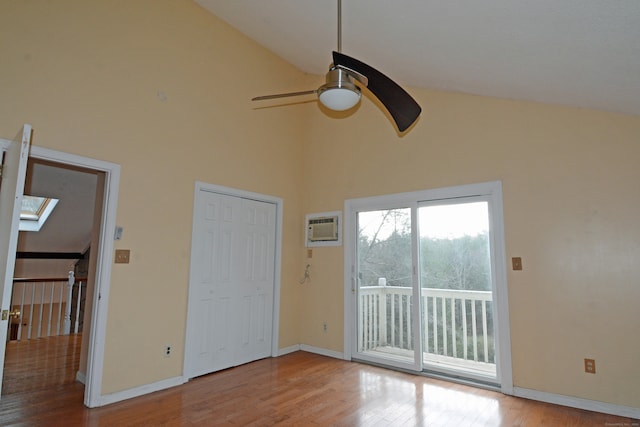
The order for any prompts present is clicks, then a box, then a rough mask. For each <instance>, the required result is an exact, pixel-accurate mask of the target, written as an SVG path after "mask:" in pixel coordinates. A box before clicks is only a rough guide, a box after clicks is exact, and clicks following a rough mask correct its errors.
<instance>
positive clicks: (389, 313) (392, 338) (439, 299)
mask: <svg viewBox="0 0 640 427" xmlns="http://www.w3.org/2000/svg"><path fill="white" fill-rule="evenodd" d="M359 295H360V299H359V309H358V334H359V336H358V346H359V349H360V351H371V350H373V351H375V350H376V349H381V348H387V349H389V348H390V349H398V350H413V342H414V333H415V331H414V330H413V329H414V327H413V323H412V318H413V317H412V316H413V310H415V309H416V308H417V307H416V305H415V304H413V293H412V289H411V288H407V287H399V286H366V287H360V288H359ZM421 298H422V301H421V306H422V316H421V324H420V330H421V331H422V343H423V344H422V346H423V353H428V354H434V355H441V356H448V357H453V358H457V359H464V360H470V361H475V362H485V363H495V356H494V346H493V301H492V295H491V292H490V291H465V290H453V289H431V288H422V289H421Z"/></svg>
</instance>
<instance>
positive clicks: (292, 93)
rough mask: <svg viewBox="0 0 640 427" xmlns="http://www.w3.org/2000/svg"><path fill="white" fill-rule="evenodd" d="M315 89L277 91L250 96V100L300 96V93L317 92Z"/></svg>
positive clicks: (309, 93)
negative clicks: (277, 92)
mask: <svg viewBox="0 0 640 427" xmlns="http://www.w3.org/2000/svg"><path fill="white" fill-rule="evenodd" d="M317 92H318V90H317V89H313V90H305V91H302V92H289V93H279V94H276V95H264V96H256V97H255V98H251V100H252V101H264V100H266V99H276V98H287V97H289V96H300V95H311V94H312V93H317Z"/></svg>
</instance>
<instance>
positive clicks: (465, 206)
mask: <svg viewBox="0 0 640 427" xmlns="http://www.w3.org/2000/svg"><path fill="white" fill-rule="evenodd" d="M387 212H388V210H381V211H371V212H360V213H359V214H358V224H359V226H360V230H361V231H362V232H363V233H364V234H365V235H367V236H369V237H373V235H374V234H375V232H376V231H377V230H378V229H379V228H380V223H381V221H382V220H383V217H384V214H385V213H387ZM395 212H396V213H397V214H398V215H394V216H389V217H387V223H386V224H385V225H384V226H383V227H382V228H381V229H380V231H379V233H378V239H381V240H384V239H386V238H387V237H389V235H391V233H392V232H393V230H394V229H398V230H401V229H402V228H403V227H404V226H405V224H406V223H407V222H408V218H409V216H410V212H411V210H410V209H409V208H401V209H395ZM418 222H419V229H420V237H428V238H432V239H447V238H458V237H462V236H465V235H467V236H476V235H478V234H481V233H483V232H487V231H488V230H489V212H488V203H487V202H484V201H483V202H472V203H468V202H467V203H451V204H444V205H442V204H440V205H428V206H422V207H420V208H418Z"/></svg>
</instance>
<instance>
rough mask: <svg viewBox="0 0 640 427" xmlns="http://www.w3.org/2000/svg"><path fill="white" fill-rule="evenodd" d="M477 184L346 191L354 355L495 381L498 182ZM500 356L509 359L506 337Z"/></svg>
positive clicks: (499, 289) (502, 288) (500, 291)
mask: <svg viewBox="0 0 640 427" xmlns="http://www.w3.org/2000/svg"><path fill="white" fill-rule="evenodd" d="M482 189H485V187H477V186H470V187H469V186H467V187H455V188H452V189H444V190H438V191H435V192H434V191H427V192H418V193H405V194H400V195H393V196H386V197H377V198H367V199H357V200H351V201H347V203H346V204H345V207H346V214H347V215H346V218H347V222H346V223H345V224H346V227H347V234H346V237H347V240H345V261H346V264H345V265H346V266H347V267H348V270H347V271H346V274H345V279H346V283H347V288H348V289H347V291H349V290H350V291H351V292H346V293H345V296H346V297H347V300H348V301H347V305H345V315H346V318H347V319H350V320H349V321H350V322H352V324H351V328H350V329H349V330H347V334H346V335H345V336H347V341H349V343H348V345H350V346H351V347H350V350H351V356H352V357H353V358H356V359H361V360H364V361H370V362H375V363H379V364H383V365H389V366H393V367H399V368H404V369H411V370H416V371H431V372H436V373H440V374H445V375H451V376H455V377H465V378H469V379H472V380H476V381H482V382H484V383H493V384H497V383H499V382H500V378H499V374H500V369H498V368H497V363H498V361H499V360H500V348H499V347H498V346H499V344H500V343H501V341H500V339H499V337H498V329H499V327H498V324H499V322H498V319H502V321H503V324H502V331H503V335H502V336H503V338H502V341H507V340H508V311H507V307H506V302H507V300H506V281H505V280H504V277H505V266H504V259H503V258H504V250H503V244H502V242H503V238H502V234H501V233H502V232H501V230H502V219H501V218H502V217H501V210H502V206H501V192H500V191H499V190H500V187H497V195H496V194H494V193H495V192H496V185H495V183H494V184H493V186H489V187H488V189H487V190H485V193H487V194H482V191H479V190H482ZM492 190H493V192H492ZM496 196H500V197H496ZM496 224H497V225H498V226H497V227H496ZM496 228H497V231H498V233H497V234H498V235H499V238H496ZM500 295H502V296H501V297H499V298H497V296H500ZM498 301H501V302H502V305H503V306H504V307H501V309H502V310H501V314H500V313H498V310H497V307H498ZM505 322H506V323H505ZM346 344H347V343H346ZM502 344H503V346H504V343H502ZM502 360H503V361H510V354H509V350H508V347H507V348H506V349H504V348H503V351H502ZM508 368H509V370H510V362H509V363H508Z"/></svg>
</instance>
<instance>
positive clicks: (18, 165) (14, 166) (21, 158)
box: [0, 124, 31, 387]
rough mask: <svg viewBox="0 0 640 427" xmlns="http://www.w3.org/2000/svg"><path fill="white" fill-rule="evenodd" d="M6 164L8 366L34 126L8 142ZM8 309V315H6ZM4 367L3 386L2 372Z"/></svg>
mask: <svg viewBox="0 0 640 427" xmlns="http://www.w3.org/2000/svg"><path fill="white" fill-rule="evenodd" d="M3 145H7V147H6V150H5V153H4V162H3V163H4V164H3V167H2V181H1V182H0V260H1V261H0V277H2V280H3V283H2V287H1V288H0V292H2V312H3V314H2V321H0V366H4V356H5V350H6V345H7V328H8V325H7V322H8V315H7V314H8V312H9V311H10V309H11V307H10V304H11V290H12V288H13V271H14V267H15V262H16V249H17V246H18V233H19V231H18V227H19V223H20V210H21V207H22V195H23V193H24V180H25V177H26V174H27V160H28V159H29V148H30V145H31V126H30V125H28V124H25V125H24V126H23V128H22V130H21V131H20V132H19V133H18V135H17V136H16V138H14V140H13V141H9V142H5V144H3ZM5 311H6V314H5ZM3 373H4V369H0V387H1V386H2V374H3Z"/></svg>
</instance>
